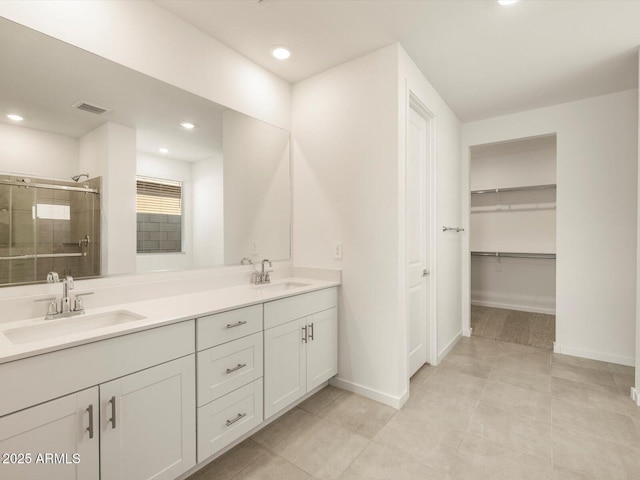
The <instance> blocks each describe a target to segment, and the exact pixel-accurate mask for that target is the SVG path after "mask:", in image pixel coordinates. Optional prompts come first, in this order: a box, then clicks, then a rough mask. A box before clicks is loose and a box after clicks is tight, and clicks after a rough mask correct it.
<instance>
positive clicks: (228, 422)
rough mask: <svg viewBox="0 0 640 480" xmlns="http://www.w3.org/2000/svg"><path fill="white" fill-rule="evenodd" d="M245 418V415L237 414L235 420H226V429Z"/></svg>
mask: <svg viewBox="0 0 640 480" xmlns="http://www.w3.org/2000/svg"><path fill="white" fill-rule="evenodd" d="M246 416H247V414H246V413H239V414H238V416H237V417H236V418H234V419H233V420H227V427H230V426H231V425H233V424H234V423H236V422H237V421H238V420H241V419H243V418H244V417H246Z"/></svg>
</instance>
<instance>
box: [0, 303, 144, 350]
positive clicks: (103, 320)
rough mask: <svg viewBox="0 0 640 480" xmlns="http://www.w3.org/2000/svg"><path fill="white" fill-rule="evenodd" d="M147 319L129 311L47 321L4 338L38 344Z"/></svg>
mask: <svg viewBox="0 0 640 480" xmlns="http://www.w3.org/2000/svg"><path fill="white" fill-rule="evenodd" d="M144 318H146V317H144V316H142V315H138V314H137V313H133V312H129V311H127V310H117V311H114V312H106V313H96V314H95V315H79V316H77V317H71V318H64V319H60V320H47V321H46V322H44V323H39V324H38V325H29V326H26V327H18V328H12V329H9V330H5V331H4V332H3V333H4V336H5V337H7V338H8V339H9V340H10V341H11V342H13V343H15V344H21V343H30V342H37V341H40V340H47V339H50V338H55V337H64V336H66V335H72V334H74V333H82V332H88V331H90V330H95V329H98V328H104V327H110V326H113V325H120V324H122V323H127V322H133V321H136V320H142V319H144Z"/></svg>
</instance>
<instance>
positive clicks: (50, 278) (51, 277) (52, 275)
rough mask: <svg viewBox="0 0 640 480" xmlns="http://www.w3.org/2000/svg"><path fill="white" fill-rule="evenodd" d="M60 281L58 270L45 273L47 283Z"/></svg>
mask: <svg viewBox="0 0 640 480" xmlns="http://www.w3.org/2000/svg"><path fill="white" fill-rule="evenodd" d="M59 281H60V275H58V272H49V273H47V283H58V282H59Z"/></svg>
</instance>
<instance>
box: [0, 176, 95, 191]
mask: <svg viewBox="0 0 640 480" xmlns="http://www.w3.org/2000/svg"><path fill="white" fill-rule="evenodd" d="M0 184H2V185H11V186H14V187H26V188H47V189H49V190H66V191H68V192H84V193H100V192H99V191H98V190H96V189H95V188H89V187H87V188H84V187H68V186H67V185H50V184H48V183H29V182H22V181H20V180H5V179H0Z"/></svg>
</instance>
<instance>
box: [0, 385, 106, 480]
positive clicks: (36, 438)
mask: <svg viewBox="0 0 640 480" xmlns="http://www.w3.org/2000/svg"><path fill="white" fill-rule="evenodd" d="M98 405H99V401H98V388H97V387H92V388H89V389H86V390H82V391H80V392H77V393H73V394H71V395H67V396H64V397H62V398H57V399H55V400H51V401H49V402H46V403H43V404H41V405H37V406H35V407H31V408H27V409H25V410H22V411H19V412H17V413H13V414H11V415H6V416H4V417H1V418H0V455H1V457H0V462H1V463H0V478H3V479H5V478H6V479H12V480H71V479H73V480H98V478H99V468H98V458H99V457H98V455H99V432H98V430H99V425H98V415H99V407H98ZM46 454H57V455H58V458H57V459H55V460H56V461H60V462H63V463H53V462H54V459H53V458H50V457H49V458H47V457H45V455H46ZM74 454H77V457H75V458H74V457H73V455H74ZM63 456H64V458H63Z"/></svg>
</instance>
